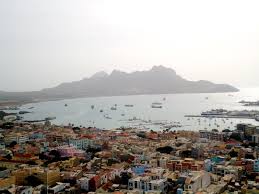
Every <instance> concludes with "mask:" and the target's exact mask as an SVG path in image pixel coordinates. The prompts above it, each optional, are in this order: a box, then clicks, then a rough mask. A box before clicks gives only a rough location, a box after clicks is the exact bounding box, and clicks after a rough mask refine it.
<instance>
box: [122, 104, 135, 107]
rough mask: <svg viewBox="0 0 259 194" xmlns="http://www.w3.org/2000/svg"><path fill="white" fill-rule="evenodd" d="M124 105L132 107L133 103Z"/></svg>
mask: <svg viewBox="0 0 259 194" xmlns="http://www.w3.org/2000/svg"><path fill="white" fill-rule="evenodd" d="M124 106H125V107H133V106H134V105H133V104H125V105H124Z"/></svg>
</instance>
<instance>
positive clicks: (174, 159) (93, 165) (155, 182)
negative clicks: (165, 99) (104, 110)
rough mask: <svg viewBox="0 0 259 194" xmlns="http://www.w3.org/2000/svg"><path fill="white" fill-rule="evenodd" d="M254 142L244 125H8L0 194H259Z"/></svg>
mask: <svg viewBox="0 0 259 194" xmlns="http://www.w3.org/2000/svg"><path fill="white" fill-rule="evenodd" d="M257 137H259V128H258V127H256V126H253V125H246V124H240V125H238V126H237V129H236V130H235V131H222V132H219V131H199V132H194V131H157V132H156V131H140V130H136V129H130V128H129V129H125V128H124V129H114V130H100V129H96V128H83V127H72V126H56V125H51V124H50V123H49V122H47V123H45V124H30V123H14V124H13V125H12V127H10V126H9V127H7V128H6V127H3V126H2V127H0V193H17V194H36V193H37V194H40V193H53V194H63V193H64V194H77V193H114V194H142V193H146V194H153V193H157V194H158V193H162V194H163V193H177V194H184V193H186V194H187V193H188V194H189V193H204V194H205V193H209V194H213V193H215V194H218V193H223V192H229V193H231V192H242V193H249V192H253V191H259V160H258V153H259V147H257V145H258V140H259V139H257ZM257 189H258V190H257Z"/></svg>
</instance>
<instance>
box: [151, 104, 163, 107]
mask: <svg viewBox="0 0 259 194" xmlns="http://www.w3.org/2000/svg"><path fill="white" fill-rule="evenodd" d="M151 108H163V106H162V105H155V104H152V105H151Z"/></svg>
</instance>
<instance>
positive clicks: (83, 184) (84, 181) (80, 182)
mask: <svg viewBox="0 0 259 194" xmlns="http://www.w3.org/2000/svg"><path fill="white" fill-rule="evenodd" d="M89 180H90V179H89V178H87V177H82V178H80V179H78V180H77V181H76V182H77V184H78V185H80V188H81V189H83V190H85V191H89Z"/></svg>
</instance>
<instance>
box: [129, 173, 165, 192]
mask: <svg viewBox="0 0 259 194" xmlns="http://www.w3.org/2000/svg"><path fill="white" fill-rule="evenodd" d="M166 187H167V184H166V179H157V180H152V178H151V177H150V176H145V177H135V178H132V179H130V180H129V183H128V189H129V190H140V191H143V192H151V191H154V192H157V191H159V192H161V193H165V192H166Z"/></svg>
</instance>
